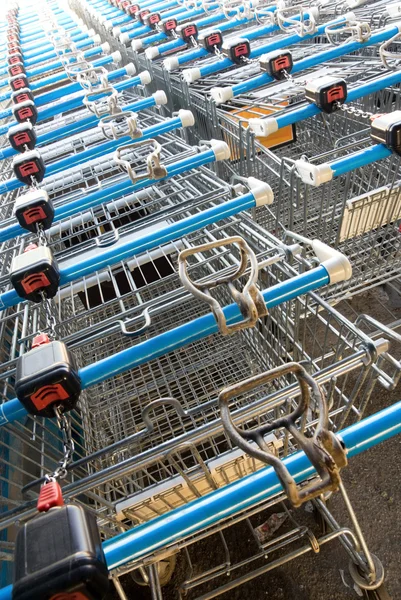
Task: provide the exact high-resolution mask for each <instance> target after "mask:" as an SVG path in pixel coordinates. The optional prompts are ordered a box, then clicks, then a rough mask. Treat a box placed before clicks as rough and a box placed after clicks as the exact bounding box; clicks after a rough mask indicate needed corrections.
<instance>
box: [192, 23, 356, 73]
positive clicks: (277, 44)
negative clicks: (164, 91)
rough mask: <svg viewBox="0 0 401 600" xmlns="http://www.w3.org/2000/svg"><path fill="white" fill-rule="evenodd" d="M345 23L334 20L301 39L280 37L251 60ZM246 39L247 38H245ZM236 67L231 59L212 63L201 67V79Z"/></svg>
mask: <svg viewBox="0 0 401 600" xmlns="http://www.w3.org/2000/svg"><path fill="white" fill-rule="evenodd" d="M344 21H345V17H338V18H337V19H334V20H333V21H329V22H327V23H325V24H324V25H320V26H319V27H318V28H317V29H316V32H315V33H314V34H312V35H305V36H304V37H301V36H300V35H295V34H293V35H289V36H285V37H281V36H280V37H279V39H277V40H272V41H271V42H268V43H267V44H263V45H261V46H259V47H258V48H255V49H253V50H252V51H251V54H250V58H252V59H253V58H259V57H260V56H262V54H265V53H267V52H273V50H279V49H280V48H287V47H289V46H293V45H294V44H299V43H300V42H303V41H304V40H311V39H313V38H315V37H318V36H321V35H324V33H325V30H326V27H327V26H328V25H330V26H331V25H335V24H341V23H344ZM244 37H246V36H244ZM233 65H234V63H233V62H232V61H231V60H230V59H229V58H225V59H224V60H216V61H215V62H212V63H210V64H208V65H204V66H201V67H200V73H201V77H208V76H209V75H213V74H214V73H219V72H220V71H224V70H225V69H228V68H229V67H232V66H233Z"/></svg>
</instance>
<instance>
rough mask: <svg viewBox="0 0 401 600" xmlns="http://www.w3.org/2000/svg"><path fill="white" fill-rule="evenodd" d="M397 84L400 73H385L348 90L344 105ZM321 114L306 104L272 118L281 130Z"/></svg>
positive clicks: (399, 80)
mask: <svg viewBox="0 0 401 600" xmlns="http://www.w3.org/2000/svg"><path fill="white" fill-rule="evenodd" d="M399 83H401V71H393V72H390V73H389V74H387V73H386V74H385V75H383V76H382V77H378V78H377V79H373V80H371V81H368V82H367V83H363V84H362V85H358V86H357V87H354V88H352V89H351V90H349V91H348V95H347V99H346V101H345V102H346V104H349V103H350V102H355V100H358V99H359V98H363V97H364V96H367V95H369V94H374V93H376V92H378V91H380V90H383V89H384V88H386V87H391V86H393V85H397V84H399ZM321 112H322V111H321V109H320V108H318V107H317V106H316V104H307V105H304V106H301V107H300V108H297V109H295V110H283V111H280V112H279V113H276V114H274V115H273V116H274V119H275V120H276V123H277V126H278V129H282V128H283V127H287V126H288V125H294V124H295V123H300V122H301V121H304V120H305V119H309V118H311V117H314V116H315V115H318V114H319V113H321Z"/></svg>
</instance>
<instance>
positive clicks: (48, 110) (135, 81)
mask: <svg viewBox="0 0 401 600" xmlns="http://www.w3.org/2000/svg"><path fill="white" fill-rule="evenodd" d="M126 74H127V71H126V68H125V67H122V68H121V69H116V70H115V71H111V72H110V73H109V78H108V79H109V81H114V79H117V78H120V77H123V76H124V75H126ZM140 83H141V80H140V78H139V77H130V78H129V79H124V80H123V81H119V82H118V83H116V84H115V85H114V87H115V88H116V90H117V91H118V92H121V91H122V90H127V89H129V88H131V87H135V86H137V85H140ZM80 92H81V93H80V94H76V95H75V96H73V97H72V98H71V97H67V100H64V101H62V102H56V103H54V104H51V105H50V106H48V107H46V106H45V107H44V108H42V109H41V110H39V112H38V123H40V122H41V121H45V120H46V119H50V118H51V117H54V116H55V115H58V114H60V113H64V112H67V111H69V110H74V109H75V108H79V107H81V106H82V99H83V97H84V95H85V92H83V91H82V88H80ZM43 95H44V96H45V94H43ZM46 95H47V94H46ZM9 110H10V109H7V111H4V113H3V114H5V113H7V112H9ZM6 116H11V115H10V114H8V115H6ZM4 118H5V117H4ZM16 124H17V123H16V122H15V121H14V122H13V123H7V125H5V126H4V127H0V135H4V134H5V133H7V131H8V129H9V127H11V126H12V125H16Z"/></svg>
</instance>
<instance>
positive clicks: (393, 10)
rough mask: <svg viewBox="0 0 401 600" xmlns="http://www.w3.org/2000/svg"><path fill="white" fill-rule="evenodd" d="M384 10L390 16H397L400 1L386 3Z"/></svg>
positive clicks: (399, 12) (400, 8)
mask: <svg viewBox="0 0 401 600" xmlns="http://www.w3.org/2000/svg"><path fill="white" fill-rule="evenodd" d="M386 11H387V14H388V15H389V16H390V17H398V16H399V15H400V14H401V2H396V3H395V4H387V6H386Z"/></svg>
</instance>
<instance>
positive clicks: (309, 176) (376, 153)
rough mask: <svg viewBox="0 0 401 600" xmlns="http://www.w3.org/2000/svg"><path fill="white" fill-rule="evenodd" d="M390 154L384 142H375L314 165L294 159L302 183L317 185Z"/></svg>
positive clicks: (390, 151)
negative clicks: (345, 154) (361, 148)
mask: <svg viewBox="0 0 401 600" xmlns="http://www.w3.org/2000/svg"><path fill="white" fill-rule="evenodd" d="M392 155H393V152H392V150H390V148H387V146H385V145H384V144H375V145H374V146H371V147H370V148H364V149H363V150H360V151H359V152H354V154H348V155H347V156H345V157H343V158H339V159H337V160H334V161H332V162H327V163H322V164H320V165H314V164H313V163H309V162H307V161H306V160H296V161H295V167H296V169H297V172H298V174H299V176H300V178H301V179H302V181H303V182H304V183H306V184H309V185H312V186H314V187H318V186H320V185H322V184H323V183H327V182H328V181H331V180H332V179H333V178H334V177H339V176H340V175H345V174H346V173H349V172H350V171H354V170H355V169H358V168H359V167H365V166H366V165H370V164H372V163H375V162H376V161H378V160H383V159H384V158H388V157H389V156H392Z"/></svg>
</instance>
